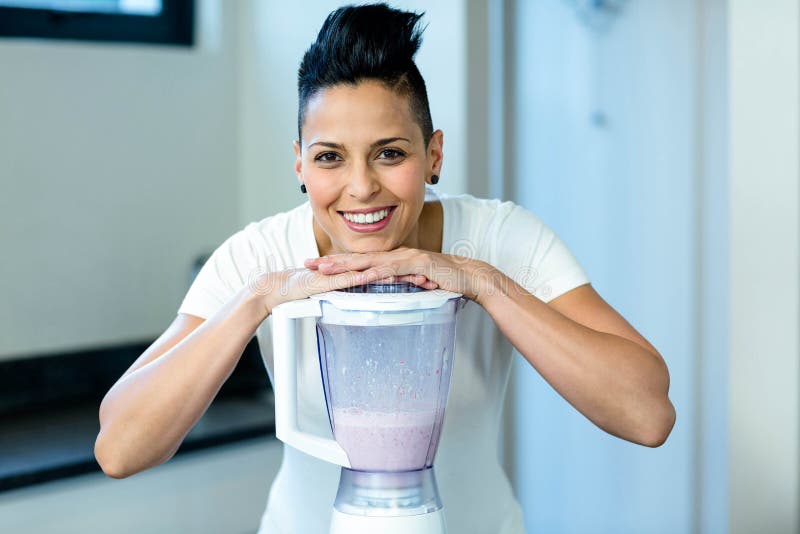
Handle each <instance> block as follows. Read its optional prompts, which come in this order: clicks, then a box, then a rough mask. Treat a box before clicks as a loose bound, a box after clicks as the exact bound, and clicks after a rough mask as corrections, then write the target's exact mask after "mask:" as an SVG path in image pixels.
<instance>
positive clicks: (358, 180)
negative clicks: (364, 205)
mask: <svg viewBox="0 0 800 534" xmlns="http://www.w3.org/2000/svg"><path fill="white" fill-rule="evenodd" d="M380 188H381V185H380V182H379V181H378V177H377V176H376V175H375V173H374V172H373V171H372V169H370V168H369V165H367V164H366V163H364V164H360V165H357V166H355V167H354V168H353V173H352V174H351V175H350V180H349V182H348V184H347V192H348V193H349V194H350V196H351V197H353V198H354V199H356V200H359V201H361V202H367V201H369V200H370V199H372V198H373V197H374V196H375V195H376V194H378V191H380Z"/></svg>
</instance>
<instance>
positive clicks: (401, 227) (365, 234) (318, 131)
mask: <svg viewBox="0 0 800 534" xmlns="http://www.w3.org/2000/svg"><path fill="white" fill-rule="evenodd" d="M302 136H303V139H302V146H301V145H299V144H298V142H296V141H295V144H294V145H295V155H296V156H297V160H296V162H295V172H296V173H297V177H298V179H299V180H300V182H301V183H303V184H305V186H306V189H307V191H308V197H309V201H310V203H311V207H312V209H313V211H314V219H315V221H314V222H315V229H314V230H315V235H316V237H317V243H318V245H319V246H320V254H321V255H325V254H331V253H339V252H371V251H385V250H391V249H394V248H397V247H398V246H401V245H405V246H409V247H414V248H416V247H417V245H418V232H419V221H420V214H421V213H422V208H423V205H424V198H425V182H426V181H428V180H430V176H431V175H432V174H439V169H440V168H441V163H442V132H441V131H438V130H437V131H436V132H435V133H434V135H433V137H432V139H431V142H430V143H429V145H428V147H426V146H425V144H424V141H423V138H422V130H421V129H420V127H419V125H418V123H417V122H416V121H414V119H413V118H412V115H411V110H410V107H409V102H408V98H407V97H404V96H400V95H398V94H397V93H395V92H394V91H392V90H391V89H388V88H387V87H386V86H385V85H383V83H381V82H377V81H365V82H361V83H359V84H358V85H347V84H341V85H336V86H333V87H330V88H328V89H324V90H322V91H320V92H319V93H317V94H316V95H315V96H314V97H312V98H311V99H310V100H309V101H308V105H307V108H306V114H305V119H304V123H303V125H302Z"/></svg>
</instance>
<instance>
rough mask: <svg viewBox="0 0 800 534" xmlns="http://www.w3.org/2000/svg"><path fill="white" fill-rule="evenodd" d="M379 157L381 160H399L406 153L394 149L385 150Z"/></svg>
mask: <svg viewBox="0 0 800 534" xmlns="http://www.w3.org/2000/svg"><path fill="white" fill-rule="evenodd" d="M379 155H380V157H381V158H383V159H388V160H397V159H400V158H402V157H403V156H405V154H404V153H402V152H400V151H399V150H397V149H394V148H384V149H383V150H381V152H380V154H379Z"/></svg>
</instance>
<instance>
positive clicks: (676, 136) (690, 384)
mask: <svg viewBox="0 0 800 534" xmlns="http://www.w3.org/2000/svg"><path fill="white" fill-rule="evenodd" d="M511 4H512V9H514V10H515V11H514V20H515V24H514V26H513V30H514V43H515V44H516V46H515V48H514V50H513V55H514V58H513V65H514V66H515V78H514V89H515V94H514V99H513V102H514V106H515V108H514V109H515V111H516V113H515V115H514V124H513V126H512V132H513V135H512V136H511V137H512V138H513V139H515V142H514V143H513V149H512V150H513V153H512V154H510V156H509V157H510V158H513V165H514V176H515V177H516V182H515V186H516V187H515V189H516V196H517V199H518V200H519V201H520V202H521V203H523V204H524V205H525V206H527V207H528V208H530V209H531V210H533V211H534V212H535V213H537V214H538V215H539V216H540V217H542V219H543V220H544V221H545V222H546V223H547V224H549V225H550V226H551V227H553V229H554V230H555V231H556V232H557V233H558V234H559V235H560V236H561V238H562V239H563V240H564V241H565V242H566V243H567V245H568V246H569V247H570V248H571V250H572V251H573V252H574V253H575V255H576V256H577V258H578V260H579V261H580V262H581V263H582V265H583V266H584V268H585V269H586V271H587V274H588V275H589V278H590V279H591V280H592V284H593V286H594V287H595V289H596V290H597V291H598V292H599V293H600V294H601V295H602V296H603V297H604V298H605V299H606V300H607V301H608V302H609V303H610V304H611V305H612V306H614V307H615V308H616V309H617V310H618V311H619V312H620V313H621V314H622V315H623V316H624V317H626V318H627V319H628V320H629V321H630V322H631V324H632V325H633V326H634V327H635V328H636V329H637V330H639V332H640V333H641V334H642V335H644V336H645V337H646V338H647V339H648V340H649V341H650V342H651V343H653V344H654V345H655V346H656V347H657V348H658V349H659V351H660V352H661V354H662V355H663V356H664V358H665V360H666V361H667V363H668V365H669V369H670V375H671V387H670V398H671V399H672V401H673V404H674V405H675V408H676V411H677V413H678V419H677V422H676V425H675V428H674V429H673V432H672V434H671V436H670V438H669V440H668V441H667V443H666V444H665V445H663V446H662V447H660V448H658V449H649V448H646V447H642V446H639V445H634V444H632V443H629V442H626V441H624V440H621V439H619V438H616V437H613V436H611V435H609V434H607V433H605V432H604V431H602V430H600V429H599V428H597V427H596V426H595V425H594V424H593V423H591V422H590V421H589V420H588V419H587V418H586V417H584V416H583V415H582V414H580V413H579V412H578V411H577V410H575V409H574V408H573V407H572V406H571V405H569V404H568V403H567V402H565V401H564V399H562V398H561V397H560V396H559V395H558V393H556V392H555V391H554V390H553V388H552V387H550V386H549V384H547V383H546V382H545V381H544V380H543V379H542V378H541V377H540V376H539V375H538V373H536V372H535V370H534V369H532V368H531V366H530V365H528V364H527V363H526V362H524V361H523V360H521V359H520V360H518V361H517V363H518V365H517V367H516V369H515V372H516V380H515V390H516V402H515V415H514V422H515V427H516V428H517V429H518V433H517V434H516V439H515V443H514V446H515V460H516V462H515V470H514V474H515V487H516V489H517V492H518V496H519V498H520V501H521V503H522V505H523V508H524V510H525V514H526V526H527V528H528V529H529V530H530V531H531V532H538V531H542V532H552V533H571V532H648V533H661V532H663V533H665V534H667V533H674V532H697V531H701V530H700V529H702V531H705V532H725V531H726V529H727V512H728V508H727V501H726V498H727V495H726V476H727V464H726V462H725V460H724V458H725V451H726V448H727V430H726V425H725V421H726V419H725V418H726V406H725V403H726V384H725V381H724V379H723V377H724V376H725V373H726V372H727V343H726V341H727V324H726V323H725V322H724V320H720V318H721V314H724V313H725V311H726V308H725V297H726V291H727V287H726V284H725V281H726V280H727V269H728V265H727V262H726V259H725V256H726V254H727V226H726V225H725V224H724V222H725V219H726V216H727V213H726V211H727V204H726V202H725V194H726V182H725V173H726V169H725V164H726V157H727V153H726V151H725V148H724V146H725V139H726V137H725V136H726V129H725V127H726V126H725V102H726V88H727V86H726V78H725V76H726V75H725V70H724V65H725V59H726V48H725V45H724V43H725V24H724V21H725V10H724V3H723V2H704V3H698V2H693V1H691V0H683V1H677V2H649V3H648V2H619V3H615V5H617V6H619V9H618V10H617V11H610V10H606V9H605V8H604V7H603V6H604V5H606V6H607V5H608V4H603V3H596V4H592V3H589V2H565V1H560V0H537V1H530V2H529V1H517V2H512V3H511ZM701 4H702V7H701Z"/></svg>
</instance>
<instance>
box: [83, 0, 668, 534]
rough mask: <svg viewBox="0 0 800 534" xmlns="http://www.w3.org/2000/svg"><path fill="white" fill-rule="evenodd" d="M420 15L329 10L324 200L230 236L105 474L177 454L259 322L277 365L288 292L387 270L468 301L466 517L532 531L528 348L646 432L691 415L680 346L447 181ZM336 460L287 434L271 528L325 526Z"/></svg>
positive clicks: (311, 94)
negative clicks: (525, 384) (516, 401)
mask: <svg viewBox="0 0 800 534" xmlns="http://www.w3.org/2000/svg"><path fill="white" fill-rule="evenodd" d="M419 20H420V15H417V14H414V13H408V12H403V11H399V10H395V9H392V8H390V7H388V6H386V5H385V4H377V5H365V6H359V7H345V8H341V9H338V10H336V11H334V12H333V13H331V14H330V15H329V16H328V18H327V20H326V21H325V22H324V24H323V26H322V29H321V30H320V32H319V35H318V36H317V40H316V41H315V42H314V43H313V44H312V45H311V47H310V48H309V50H308V51H307V52H306V54H305V56H304V57H303V60H302V63H301V65H300V69H299V77H298V90H299V97H300V98H299V101H300V107H299V110H298V139H297V140H296V141H295V142H294V152H295V156H296V160H295V165H294V169H295V172H296V175H297V179H298V181H299V183H300V184H301V190H302V191H303V192H307V193H308V202H306V203H304V204H302V205H301V206H298V207H297V208H295V209H293V210H290V211H288V212H285V213H279V214H274V215H271V216H268V217H265V218H264V219H262V220H260V221H258V222H254V223H251V224H249V225H247V227H245V228H244V229H243V230H241V231H240V232H237V233H236V234H234V235H233V236H231V237H230V238H228V239H227V240H226V241H225V242H224V243H223V244H222V245H221V246H220V247H219V248H218V249H217V250H216V251H215V252H214V254H213V255H212V256H211V258H210V259H209V261H208V262H206V264H205V265H204V266H203V269H202V270H201V272H200V273H199V274H198V276H197V278H196V280H195V282H194V284H193V285H192V287H191V288H190V290H189V292H188V293H187V295H186V297H185V299H184V301H183V303H182V305H181V306H180V308H179V310H178V317H177V318H176V320H175V322H174V324H173V325H172V326H171V327H170V328H169V329H168V330H167V332H165V334H164V336H162V338H161V339H159V341H158V342H157V343H156V344H154V346H153V347H151V348H150V349H148V351H146V352H145V353H144V354H143V355H142V356H141V357H140V358H139V360H137V362H136V363H134V365H133V366H132V367H131V369H129V370H128V371H127V372H126V374H125V375H124V376H123V377H122V378H121V379H120V381H119V382H118V383H117V384H116V385H115V386H114V388H112V390H111V391H110V392H109V393H108V395H107V396H106V399H104V401H103V404H102V405H101V412H100V419H101V432H100V435H99V436H98V440H97V446H96V454H97V457H98V460H99V461H100V464H101V465H102V466H103V469H104V470H105V471H106V472H107V473H109V474H110V475H112V476H119V477H122V476H127V475H129V474H132V473H135V472H138V471H141V470H143V469H147V468H148V467H152V466H154V465H158V464H159V463H162V462H164V461H166V460H167V459H168V458H169V457H170V456H171V455H172V454H173V453H174V451H175V450H176V449H177V447H178V445H180V442H181V440H182V439H183V437H184V436H185V435H186V433H187V432H188V430H189V429H190V428H191V427H192V425H194V423H195V422H196V421H197V419H198V418H199V417H200V415H202V413H203V412H204V411H205V409H206V408H207V407H208V404H209V403H210V402H211V399H213V397H214V395H215V393H216V391H217V390H218V389H219V387H220V385H221V384H222V383H223V382H224V381H225V380H226V379H227V376H228V375H229V374H230V371H231V369H232V368H233V366H234V365H235V363H236V361H237V359H238V358H239V356H240V355H241V352H242V349H243V347H244V345H245V344H246V342H247V341H248V340H249V339H250V338H251V337H252V336H253V335H254V334H257V336H258V339H259V345H260V349H261V353H262V357H263V359H264V363H265V365H266V368H267V370H268V372H269V374H270V377H271V378H272V376H273V372H272V371H273V361H272V347H271V333H270V328H271V327H270V323H269V322H268V321H266V319H267V318H268V317H269V316H270V314H271V311H272V309H273V308H274V307H275V306H277V305H279V304H281V303H284V302H288V301H292V300H298V299H303V298H306V297H308V296H310V295H313V294H316V293H320V292H323V291H328V290H331V289H338V288H344V287H349V286H353V285H357V284H361V283H365V282H370V281H376V280H390V281H407V282H411V283H413V284H416V285H418V286H422V287H423V288H425V289H435V288H442V289H446V290H450V291H455V292H458V293H461V294H462V295H464V296H465V297H467V298H468V299H469V300H470V301H472V302H471V303H470V304H469V305H468V306H466V307H465V309H464V310H463V311H462V312H461V315H460V316H459V318H458V323H457V332H458V342H457V344H456V349H455V355H454V362H455V363H454V366H453V375H452V383H451V390H450V398H449V401H448V408H447V417H446V419H445V423H444V427H443V430H442V435H441V445H440V448H439V451H438V454H437V460H436V461H437V472H438V481H439V487H440V493H441V496H442V500H443V502H445V503H446V506H445V508H444V510H445V515H446V518H447V524H448V526H449V528H450V530H451V532H458V533H460V534H461V533H464V534H471V533H475V534H479V533H480V534H484V533H486V532H493V533H501V534H519V533H521V532H523V531H524V528H523V526H522V514H521V510H520V508H519V505H518V504H517V501H516V499H515V498H514V495H513V492H512V490H511V486H510V484H509V482H508V480H507V478H506V476H505V473H504V472H503V469H502V468H501V466H500V465H499V463H498V460H497V458H498V450H497V447H498V440H497V437H498V429H499V428H500V414H501V411H502V404H503V398H504V396H505V391H506V385H507V383H508V377H509V372H510V368H511V362H512V354H513V352H512V349H514V348H516V349H517V350H518V351H519V352H520V354H522V355H523V357H524V358H525V359H526V360H527V361H528V362H529V363H530V365H532V366H533V367H534V368H535V369H536V370H537V371H538V372H539V373H541V375H542V376H543V377H544V378H545V379H546V380H547V381H548V382H549V383H550V385H552V386H553V388H555V389H556V390H557V391H558V393H559V394H561V395H562V396H563V397H564V398H565V399H566V400H567V401H568V402H570V403H571V404H572V405H573V406H574V407H575V408H576V409H577V410H578V411H580V412H581V413H583V414H584V415H585V416H586V417H587V418H588V419H590V420H591V421H592V422H594V423H595V424H596V425H597V426H598V427H600V428H601V429H603V430H605V431H606V432H608V433H610V434H613V435H615V436H619V437H620V438H622V439H626V440H629V441H632V442H635V443H639V444H643V445H646V446H658V445H660V444H661V443H663V442H664V440H666V438H667V436H668V435H669V433H670V431H671V429H672V426H673V424H674V420H675V412H674V409H673V407H672V404H671V403H670V400H669V397H668V391H669V373H668V371H667V368H666V365H665V364H664V360H663V359H662V357H661V356H660V354H659V353H658V351H657V350H656V349H655V348H654V347H653V346H652V345H650V344H649V343H648V342H647V340H645V339H644V338H643V337H642V336H641V335H639V333H638V332H636V330H635V329H634V328H633V327H632V326H631V325H630V324H628V323H627V322H626V321H625V319H624V318H623V317H621V316H620V315H619V314H618V313H616V311H614V309H613V308H611V307H610V306H609V305H608V304H607V303H606V302H605V301H604V300H603V299H602V298H601V297H600V296H599V295H598V294H597V293H596V292H595V291H594V289H592V287H591V285H590V284H589V280H588V277H587V276H586V274H585V272H584V271H583V269H582V268H581V266H580V264H579V262H578V261H577V260H576V258H575V257H574V256H573V255H572V253H571V252H570V251H569V250H568V249H567V248H566V246H565V245H564V244H563V243H562V242H561V240H560V239H559V238H558V236H556V235H555V234H554V233H553V232H552V230H550V228H548V227H547V226H546V225H545V224H544V223H543V222H542V221H541V220H540V219H539V218H537V217H536V216H535V215H534V214H532V213H530V212H528V211H526V210H524V209H523V208H521V207H520V206H518V205H516V204H514V203H512V202H503V201H500V200H493V199H478V198H474V197H472V196H469V195H457V196H450V195H445V194H442V193H439V192H438V191H436V190H435V189H434V188H433V187H432V185H433V184H435V183H437V182H438V180H439V176H442V175H443V173H442V163H443V160H444V153H443V149H442V147H443V142H444V134H443V132H442V131H440V130H434V129H433V125H432V123H431V119H430V117H431V115H430V110H429V109H428V99H427V96H426V95H427V94H426V89H425V83H424V81H423V80H422V77H421V75H420V73H419V70H418V69H417V67H416V65H415V64H414V59H413V58H414V55H415V53H416V51H417V49H418V48H419V46H420V43H421V31H420V30H419V28H418V23H419ZM298 375H299V376H301V377H305V380H306V382H304V383H301V384H300V385H299V386H298V395H299V396H300V397H302V398H299V399H298V405H299V406H305V407H306V408H307V409H308V411H309V413H307V414H304V415H305V417H306V419H307V420H308V421H309V424H311V425H312V426H314V425H316V426H317V428H321V429H323V431H324V430H325V428H327V429H328V431H329V430H330V427H329V423H328V420H327V416H326V415H324V414H323V416H319V415H318V414H317V413H312V412H313V410H311V409H310V408H309V407H312V406H315V405H319V404H321V403H322V402H323V401H322V399H321V391H320V386H319V364H318V362H307V364H306V365H305V366H304V368H303V369H300V372H298ZM315 380H316V382H315ZM315 417H317V419H315ZM319 417H322V419H319ZM338 475H339V470H338V468H337V466H334V465H332V464H328V463H325V462H322V461H320V460H318V459H316V458H314V457H311V456H309V455H306V454H305V453H303V452H301V451H299V450H297V449H293V448H292V447H289V446H285V447H284V459H283V465H282V468H281V470H280V472H279V474H278V476H277V477H276V479H275V481H274V482H273V484H272V489H271V491H270V498H269V502H268V506H267V511H266V512H265V514H264V517H263V520H262V526H261V530H260V532H263V533H267V532H269V533H272V532H303V533H306V532H307V533H318V532H319V533H321V532H327V530H328V525H329V521H330V512H331V503H332V502H333V499H334V496H335V494H336V489H337V482H338ZM475 503H480V506H476V505H475Z"/></svg>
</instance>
